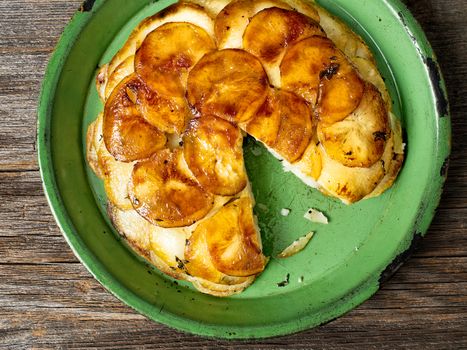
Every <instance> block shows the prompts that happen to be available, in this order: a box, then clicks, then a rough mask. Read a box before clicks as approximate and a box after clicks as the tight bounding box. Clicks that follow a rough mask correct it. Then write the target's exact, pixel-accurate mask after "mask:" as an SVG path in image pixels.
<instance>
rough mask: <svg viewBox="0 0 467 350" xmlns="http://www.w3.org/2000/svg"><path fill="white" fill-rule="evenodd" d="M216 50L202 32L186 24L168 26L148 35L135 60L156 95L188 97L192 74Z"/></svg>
mask: <svg viewBox="0 0 467 350" xmlns="http://www.w3.org/2000/svg"><path fill="white" fill-rule="evenodd" d="M214 49H215V45H214V42H213V40H212V39H211V37H210V36H209V35H208V34H207V33H206V31H205V30H203V29H202V28H200V27H198V26H196V25H193V24H190V23H185V22H174V23H166V24H164V25H162V26H160V27H158V28H157V29H156V30H154V31H153V32H151V33H149V34H148V36H147V37H146V38H145V39H144V41H143V43H142V44H141V47H140V48H139V49H138V51H137V52H136V56H135V71H136V73H138V75H139V76H140V77H141V78H142V79H143V80H144V81H145V83H146V84H147V85H148V86H149V87H150V88H151V89H152V90H154V91H157V92H159V93H160V94H163V95H165V96H170V97H183V96H185V89H186V78H187V74H188V72H189V70H190V69H191V68H192V67H193V66H194V65H195V64H196V63H197V62H198V61H199V60H200V58H201V57H203V56H204V55H205V54H206V53H208V52H210V51H212V50H214Z"/></svg>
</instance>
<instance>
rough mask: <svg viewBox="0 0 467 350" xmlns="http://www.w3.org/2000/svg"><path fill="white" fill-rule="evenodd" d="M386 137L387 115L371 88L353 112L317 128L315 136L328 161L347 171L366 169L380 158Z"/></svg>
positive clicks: (381, 102) (368, 85)
mask: <svg viewBox="0 0 467 350" xmlns="http://www.w3.org/2000/svg"><path fill="white" fill-rule="evenodd" d="M389 134H390V127H389V120H388V114H387V111H386V107H385V104H384V101H383V99H382V97H381V94H380V93H379V91H378V90H377V89H376V87H375V86H374V85H373V84H370V83H366V84H365V92H364V94H363V98H362V99H361V102H360V104H359V106H358V107H357V109H356V110H355V111H353V112H352V113H351V114H350V115H349V116H348V117H346V118H345V119H344V120H342V121H340V122H337V123H334V124H331V125H327V124H324V123H319V124H318V136H319V139H320V141H321V143H322V144H323V146H324V149H325V150H326V153H327V155H328V156H329V157H331V158H332V159H334V160H337V161H339V162H340V163H342V164H343V165H345V166H348V167H365V168H368V167H370V166H372V165H373V164H374V163H376V162H377V161H378V160H379V159H380V158H381V156H382V155H383V151H384V146H385V143H386V138H387V137H388V135H389Z"/></svg>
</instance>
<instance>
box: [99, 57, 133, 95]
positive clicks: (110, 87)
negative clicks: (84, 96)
mask: <svg viewBox="0 0 467 350" xmlns="http://www.w3.org/2000/svg"><path fill="white" fill-rule="evenodd" d="M134 65H135V56H134V55H132V56H129V57H128V58H127V59H126V60H124V61H123V62H122V63H120V64H119V65H118V66H117V67H116V68H115V70H114V71H113V72H112V74H111V75H110V76H109V77H108V79H107V83H106V85H105V93H104V101H106V100H107V99H108V98H109V97H110V95H111V94H112V91H114V89H115V87H117V85H118V84H120V82H121V81H122V80H123V79H125V78H126V77H127V76H129V75H131V74H133V72H134V71H135V67H134Z"/></svg>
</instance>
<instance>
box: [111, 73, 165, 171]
mask: <svg viewBox="0 0 467 350" xmlns="http://www.w3.org/2000/svg"><path fill="white" fill-rule="evenodd" d="M143 86H144V83H143V81H142V80H141V79H139V78H138V77H137V76H136V75H134V74H133V75H130V76H129V77H127V78H125V79H124V80H123V81H122V82H121V83H120V84H119V85H118V86H117V87H116V88H115V90H114V91H113V93H112V95H110V97H109V99H108V100H107V103H106V104H105V109H104V127H103V135H104V142H105V145H106V147H107V149H108V151H109V152H110V153H111V154H112V156H114V158H115V159H116V160H118V161H122V162H131V161H134V160H138V159H144V158H148V157H149V156H150V155H151V154H153V153H154V152H155V151H157V150H159V149H161V148H163V147H164V145H165V143H166V137H165V135H164V134H163V133H162V132H161V131H160V130H159V129H157V128H156V127H154V126H152V125H151V124H149V123H148V122H147V121H145V120H144V119H143V118H142V116H141V113H140V112H139V111H138V108H137V100H138V94H139V91H140V90H141V89H142V88H143Z"/></svg>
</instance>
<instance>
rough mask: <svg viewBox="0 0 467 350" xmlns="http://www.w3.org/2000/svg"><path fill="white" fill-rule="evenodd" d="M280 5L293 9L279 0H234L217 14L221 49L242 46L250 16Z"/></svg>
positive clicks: (216, 32) (216, 28)
mask: <svg viewBox="0 0 467 350" xmlns="http://www.w3.org/2000/svg"><path fill="white" fill-rule="evenodd" d="M271 7H278V8H284V9H288V10H291V9H292V8H291V7H290V6H288V5H287V4H286V3H284V2H282V1H277V0H261V1H251V0H234V1H232V2H230V3H229V4H228V5H227V6H225V7H224V8H223V9H222V11H221V12H220V13H219V14H218V15H217V17H216V21H215V23H214V32H215V36H216V41H217V46H218V47H219V48H220V49H240V48H242V41H243V39H242V38H243V34H244V32H245V29H246V27H247V26H248V23H249V22H250V18H251V17H253V16H254V15H255V14H257V13H258V12H259V11H261V10H264V9H266V8H271Z"/></svg>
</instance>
